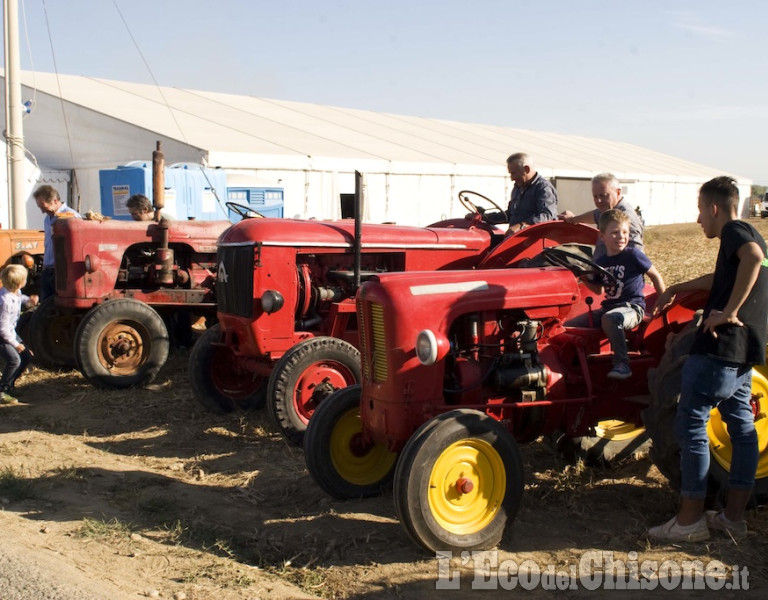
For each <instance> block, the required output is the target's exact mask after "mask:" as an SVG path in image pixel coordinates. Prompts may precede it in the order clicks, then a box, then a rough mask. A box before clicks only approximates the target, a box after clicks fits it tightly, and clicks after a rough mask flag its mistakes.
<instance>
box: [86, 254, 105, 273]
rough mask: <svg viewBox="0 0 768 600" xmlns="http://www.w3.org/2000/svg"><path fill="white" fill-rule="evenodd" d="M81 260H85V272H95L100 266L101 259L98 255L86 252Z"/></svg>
mask: <svg viewBox="0 0 768 600" xmlns="http://www.w3.org/2000/svg"><path fill="white" fill-rule="evenodd" d="M83 262H85V272H86V273H95V272H96V271H98V270H99V269H100V268H101V259H100V258H99V257H98V255H91V254H86V255H85V260H84V261H83Z"/></svg>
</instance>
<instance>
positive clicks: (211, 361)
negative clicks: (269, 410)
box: [189, 323, 267, 413]
mask: <svg viewBox="0 0 768 600" xmlns="http://www.w3.org/2000/svg"><path fill="white" fill-rule="evenodd" d="M222 339H223V336H222V333H221V326H220V325H219V324H218V323H217V324H215V325H213V326H212V327H210V328H209V329H206V330H205V333H203V335H201V336H200V339H198V340H197V342H196V343H195V345H194V346H193V347H192V352H190V354H189V385H190V387H191V388H192V395H193V396H194V397H195V398H196V399H197V401H198V402H200V403H201V404H202V405H203V406H205V408H207V409H208V410H210V411H213V412H217V413H223V412H231V411H233V410H245V409H249V408H261V407H263V406H264V401H265V398H266V387H267V382H266V380H265V378H264V377H263V376H261V375H257V374H256V373H252V372H250V371H247V370H245V369H243V368H241V366H240V362H239V361H238V360H237V357H236V356H235V355H234V353H233V352H232V350H230V349H229V348H228V347H226V346H224V345H222V344H220V342H221V341H222Z"/></svg>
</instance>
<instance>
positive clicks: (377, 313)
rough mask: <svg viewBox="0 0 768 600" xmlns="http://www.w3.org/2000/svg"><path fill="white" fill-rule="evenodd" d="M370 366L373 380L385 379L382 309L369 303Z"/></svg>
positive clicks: (385, 344) (385, 352)
mask: <svg viewBox="0 0 768 600" xmlns="http://www.w3.org/2000/svg"><path fill="white" fill-rule="evenodd" d="M370 306H371V340H372V343H371V368H372V369H373V380H374V381H376V382H377V383H381V382H383V381H386V380H387V340H386V337H385V334H384V309H383V308H382V306H381V305H380V304H371V305H370Z"/></svg>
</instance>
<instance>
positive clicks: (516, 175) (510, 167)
mask: <svg viewBox="0 0 768 600" xmlns="http://www.w3.org/2000/svg"><path fill="white" fill-rule="evenodd" d="M507 171H508V172H509V176H510V177H511V179H512V181H514V182H515V186H514V187H513V188H512V199H511V200H510V202H509V209H508V210H507V215H508V216H509V229H507V235H510V234H512V233H515V232H517V231H520V230H521V229H523V228H524V227H527V226H528V225H533V224H534V223H543V222H544V221H554V220H556V219H557V192H556V191H555V188H554V186H553V185H552V184H551V183H550V182H549V181H548V180H547V179H545V178H544V177H542V176H541V175H539V174H538V173H537V172H536V170H535V169H534V168H533V159H531V157H530V156H528V155H527V154H525V153H524V152H517V153H516V154H512V155H511V156H510V157H509V158H508V159H507Z"/></svg>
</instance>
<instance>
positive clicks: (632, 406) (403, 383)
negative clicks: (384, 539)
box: [304, 224, 768, 551]
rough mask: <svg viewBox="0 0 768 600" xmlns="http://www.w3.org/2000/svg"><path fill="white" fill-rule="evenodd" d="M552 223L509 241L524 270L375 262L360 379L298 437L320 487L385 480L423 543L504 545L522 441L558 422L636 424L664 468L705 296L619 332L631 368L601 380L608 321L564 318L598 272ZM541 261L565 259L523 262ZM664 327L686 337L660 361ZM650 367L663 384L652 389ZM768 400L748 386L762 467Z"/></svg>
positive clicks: (355, 489)
mask: <svg viewBox="0 0 768 600" xmlns="http://www.w3.org/2000/svg"><path fill="white" fill-rule="evenodd" d="M551 226H552V225H549V224H543V225H537V226H533V227H530V228H528V229H526V230H524V233H525V236H521V237H520V238H519V239H515V238H516V237H517V236H513V237H512V238H509V239H508V240H507V241H506V242H505V248H504V253H505V258H504V260H505V261H507V262H508V263H509V264H512V265H516V266H518V267H523V268H513V269H505V270H500V269H490V270H480V269H477V270H474V271H443V272H431V273H415V272H410V273H399V274H382V275H378V276H376V277H372V278H370V279H369V280H368V281H366V282H365V283H364V284H363V285H362V286H361V288H360V290H359V292H358V295H357V311H358V312H357V323H358V327H359V330H360V338H361V361H362V376H363V377H362V385H356V386H351V387H347V388H345V389H343V390H339V391H337V392H336V393H334V394H333V395H331V396H329V397H328V398H326V399H325V400H324V401H323V403H322V404H321V405H320V406H319V407H318V409H317V410H316V411H315V414H314V415H313V417H312V419H311V421H310V423H309V427H308V429H307V433H306V436H305V439H304V452H305V458H306V463H307V467H308V469H309V472H310V474H311V475H312V477H313V479H314V480H315V481H316V482H317V483H318V484H319V485H320V486H321V487H322V488H323V489H324V490H325V491H326V492H328V493H329V494H331V495H333V496H335V497H337V498H342V499H343V498H359V497H363V496H370V495H375V494H378V493H379V492H380V490H381V488H382V487H383V486H385V485H387V484H389V483H390V482H392V481H394V500H395V508H396V511H397V514H398V517H399V519H400V521H401V523H402V525H403V526H404V528H405V529H406V531H407V532H408V534H409V535H410V536H411V538H412V539H414V540H415V541H416V542H417V543H418V544H420V545H421V546H423V547H425V548H427V549H429V550H431V551H436V550H445V549H454V550H471V549H486V548H491V547H493V546H495V545H496V544H498V542H499V541H500V540H501V538H502V534H503V532H504V529H505V526H506V525H507V523H508V521H511V520H512V519H513V518H514V516H515V514H516V512H517V510H518V507H519V505H520V502H521V497H522V493H523V479H524V474H523V466H522V461H521V458H520V453H519V450H518V446H517V444H518V443H525V442H529V441H532V440H535V439H537V438H538V437H539V436H545V435H548V434H551V433H553V432H556V431H558V432H562V433H564V435H566V436H567V437H571V438H573V437H579V436H593V435H595V428H596V426H597V425H598V424H599V423H600V422H603V421H605V420H608V419H612V420H613V419H615V420H618V421H621V422H624V423H627V424H631V425H634V426H636V427H640V426H642V425H643V424H645V425H647V426H648V427H649V429H650V430H651V435H652V437H653V440H654V443H655V444H656V443H657V442H658V447H655V448H654V457H655V458H659V460H660V463H661V464H660V465H659V467H660V469H661V470H662V471H663V472H667V473H671V472H672V471H673V469H674V457H675V450H676V448H675V447H674V444H673V442H672V441H670V440H674V434H673V433H672V432H670V431H668V430H669V429H670V428H671V425H670V420H669V413H670V411H669V405H670V404H671V406H672V414H674V406H675V402H676V392H677V391H678V390H676V389H675V387H674V384H673V380H674V376H673V371H674V369H675V368H679V365H680V363H681V360H679V359H680V358H681V357H682V356H684V355H685V353H686V352H687V347H686V344H689V342H690V339H691V336H690V334H689V333H688V331H689V329H686V327H690V323H692V322H693V321H694V320H695V315H696V311H697V310H698V309H700V308H701V307H702V306H703V304H704V301H705V299H706V293H705V292H695V293H688V294H681V295H678V297H677V298H676V299H675V302H674V303H673V304H672V305H671V306H669V307H667V308H666V309H665V310H664V311H663V312H661V313H660V314H658V315H656V316H654V317H653V318H650V317H646V319H645V320H644V321H643V323H642V324H641V325H640V326H639V327H638V328H637V329H636V330H633V331H631V332H628V345H629V349H630V362H631V368H632V373H633V375H632V377H631V378H630V379H627V380H625V381H621V382H617V381H614V380H611V379H608V378H607V377H606V375H607V373H608V371H609V370H610V368H611V361H610V356H611V354H610V347H609V344H608V342H607V340H606V338H605V335H604V334H603V332H602V329H601V328H599V327H596V328H584V327H579V328H577V327H569V326H568V322H569V320H570V319H572V318H574V317H575V316H578V315H581V314H584V313H585V312H586V311H589V310H591V304H592V302H593V301H594V300H596V298H595V297H594V295H593V294H592V293H591V292H590V291H589V290H588V289H587V288H586V287H585V286H584V285H583V284H579V283H578V280H577V277H576V276H581V275H585V274H593V273H595V272H598V271H599V272H603V271H602V269H600V267H598V266H597V265H595V264H594V263H592V262H591V260H590V259H589V258H587V257H585V256H583V255H582V254H581V253H580V252H578V251H577V252H574V251H573V249H572V248H568V247H565V246H560V247H550V246H552V244H551V243H550V242H549V241H547V240H546V239H545V238H548V237H549V235H548V234H547V233H546V232H547V229H548V228H549V227H551ZM559 227H572V226H567V225H565V224H562V225H559ZM593 231H594V230H593ZM563 237H567V236H565V235H563ZM515 255H517V257H516V258H515ZM489 259H490V257H489ZM521 259H522V260H521ZM486 262H489V260H486ZM499 262H502V261H499ZM546 263H549V264H555V265H560V266H533V265H536V264H546ZM524 265H527V268H526V267H525V266H524ZM494 266H501V265H500V264H497V263H496V262H494ZM650 290H652V288H650V287H648V288H647V292H646V293H649V292H650ZM598 300H599V299H598ZM648 304H649V306H652V305H653V297H652V296H650V297H649V298H648ZM681 332H682V334H681ZM670 334H680V335H676V336H673V337H674V340H675V341H676V343H673V344H671V345H670V348H669V350H668V351H667V358H666V359H663V357H664V356H665V346H666V343H667V339H668V338H669V337H670ZM651 370H653V373H654V374H655V375H656V377H655V378H652V380H653V381H656V382H658V383H656V384H654V385H655V389H651V390H649V384H648V374H649V371H651ZM762 381H765V378H764V377H763V378H762ZM678 385H679V383H678ZM659 387H661V388H665V389H666V390H667V391H666V393H663V394H660V393H658V388H659ZM758 391H760V392H765V391H766V390H765V389H764V388H763V389H760V390H758ZM651 392H654V393H653V394H652V393H651ZM765 402H766V401H765V396H764V395H763V394H762V393H758V394H755V397H754V403H755V406H754V411H755V415H756V425H757V427H758V429H759V431H760V438H761V447H762V448H764V450H763V454H762V456H761V466H762V467H763V471H765V467H768V452H766V451H765V446H766V441H767V440H768V429H766V420H765V419H761V415H762V416H764V414H765ZM644 411H645V413H644ZM644 414H645V417H646V419H649V418H650V419H653V418H655V419H657V422H654V423H650V422H648V421H645V422H644V420H643V415H644ZM718 423H719V425H718ZM713 427H714V429H715V430H717V431H718V432H719V433H717V432H715V433H713V434H712V437H713V448H715V449H713V453H715V459H716V461H717V462H718V463H719V464H720V465H722V469H723V472H727V469H728V466H729V463H728V461H729V459H730V455H729V454H728V445H727V435H725V436H723V435H722V433H723V432H722V430H723V425H722V422H721V421H719V419H718V418H716V417H713ZM718 444H719V445H720V446H718ZM722 444H726V445H725V446H722ZM766 475H768V473H765V472H763V474H762V477H763V478H765V477H766ZM762 481H763V484H765V483H767V482H768V479H763V480H762Z"/></svg>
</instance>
